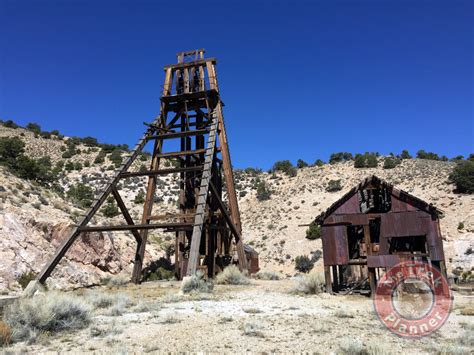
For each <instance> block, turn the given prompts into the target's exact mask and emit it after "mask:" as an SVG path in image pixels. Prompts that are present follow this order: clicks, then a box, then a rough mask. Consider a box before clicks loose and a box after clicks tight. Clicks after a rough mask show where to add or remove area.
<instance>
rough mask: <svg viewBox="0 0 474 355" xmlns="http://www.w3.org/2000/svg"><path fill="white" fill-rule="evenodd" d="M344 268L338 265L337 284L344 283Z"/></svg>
mask: <svg viewBox="0 0 474 355" xmlns="http://www.w3.org/2000/svg"><path fill="white" fill-rule="evenodd" d="M344 268H345V266H344V265H339V266H338V275H339V286H342V285H343V284H344Z"/></svg>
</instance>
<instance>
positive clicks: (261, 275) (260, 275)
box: [255, 270, 282, 281]
mask: <svg viewBox="0 0 474 355" xmlns="http://www.w3.org/2000/svg"><path fill="white" fill-rule="evenodd" d="M255 278H256V279H259V280H272V281H276V280H280V279H281V278H282V275H281V274H279V273H278V272H274V271H264V270H263V271H259V272H257V273H256V274H255Z"/></svg>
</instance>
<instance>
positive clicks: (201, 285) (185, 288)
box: [181, 271, 214, 293]
mask: <svg viewBox="0 0 474 355" xmlns="http://www.w3.org/2000/svg"><path fill="white" fill-rule="evenodd" d="M203 276H204V275H203V273H202V272H200V271H198V272H196V274H195V275H192V276H186V277H184V278H183V281H182V282H181V292H183V293H190V292H212V289H213V288H214V284H213V283H212V282H210V281H207V280H205V279H204V278H203Z"/></svg>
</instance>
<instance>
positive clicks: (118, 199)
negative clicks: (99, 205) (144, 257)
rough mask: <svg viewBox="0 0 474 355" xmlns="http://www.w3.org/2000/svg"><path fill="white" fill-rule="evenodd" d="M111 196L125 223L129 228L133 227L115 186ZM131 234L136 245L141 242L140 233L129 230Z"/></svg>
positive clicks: (130, 217)
mask: <svg viewBox="0 0 474 355" xmlns="http://www.w3.org/2000/svg"><path fill="white" fill-rule="evenodd" d="M112 195H113V196H114V198H115V201H116V202H117V205H118V207H119V209H120V211H121V212H122V215H123V217H124V218H125V221H126V222H127V224H128V225H129V226H133V225H135V223H134V222H133V219H132V216H130V213H129V212H128V209H127V206H125V203H124V202H123V200H122V197H121V196H120V194H119V192H118V191H117V188H116V187H115V186H114V188H113V189H112ZM131 232H132V234H133V236H134V237H135V240H136V241H137V243H138V242H141V240H142V237H141V235H140V233H138V231H137V230H131Z"/></svg>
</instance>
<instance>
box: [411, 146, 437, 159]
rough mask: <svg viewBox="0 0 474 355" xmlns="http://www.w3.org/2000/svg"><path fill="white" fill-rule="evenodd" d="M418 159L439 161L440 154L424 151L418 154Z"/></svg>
mask: <svg viewBox="0 0 474 355" xmlns="http://www.w3.org/2000/svg"><path fill="white" fill-rule="evenodd" d="M416 157H417V158H418V159H428V160H439V156H438V154H436V153H433V152H425V151H424V150H423V149H421V150H419V151H418V152H416Z"/></svg>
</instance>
